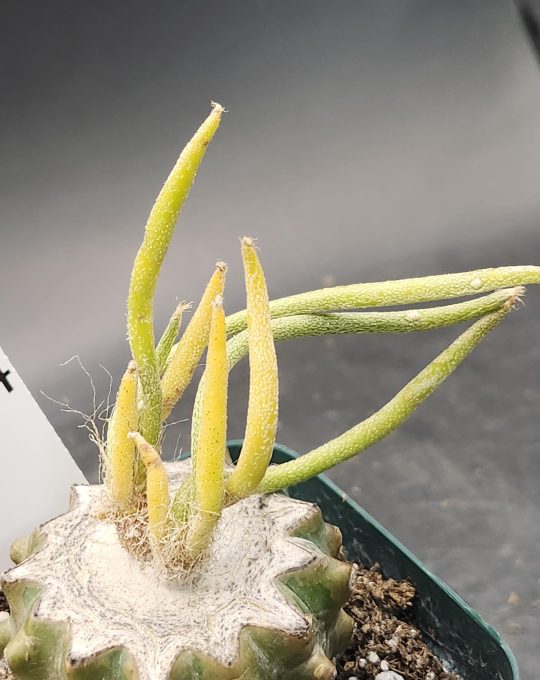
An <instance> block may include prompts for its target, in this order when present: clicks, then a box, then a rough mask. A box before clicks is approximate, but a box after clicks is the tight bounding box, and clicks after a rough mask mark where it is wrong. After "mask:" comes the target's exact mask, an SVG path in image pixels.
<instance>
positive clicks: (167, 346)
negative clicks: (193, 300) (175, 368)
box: [156, 302, 190, 375]
mask: <svg viewBox="0 0 540 680" xmlns="http://www.w3.org/2000/svg"><path fill="white" fill-rule="evenodd" d="M189 307H190V305H189V304H186V303H185V302H181V303H180V304H179V305H178V307H177V308H176V309H175V310H174V312H173V314H172V316H171V318H170V319H169V323H168V324H167V328H166V329H165V330H164V331H163V335H162V336H161V338H160V340H159V342H158V346H157V347H156V356H157V362H158V366H159V373H160V375H163V373H164V372H165V369H166V367H167V364H168V359H169V354H170V352H171V349H172V347H173V345H174V343H175V342H176V338H177V336H178V331H179V330H180V325H181V324H182V315H183V313H184V311H185V310H186V309H189Z"/></svg>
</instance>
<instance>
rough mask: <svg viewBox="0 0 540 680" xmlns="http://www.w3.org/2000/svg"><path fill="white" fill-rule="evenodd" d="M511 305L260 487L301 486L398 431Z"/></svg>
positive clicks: (279, 467) (265, 490) (266, 490)
mask: <svg viewBox="0 0 540 680" xmlns="http://www.w3.org/2000/svg"><path fill="white" fill-rule="evenodd" d="M510 308H511V305H510V304H507V305H505V306H504V307H503V308H502V309H500V310H498V311H496V312H492V313H491V314H488V315H486V316H484V317H482V318H481V319H479V320H478V321H476V322H475V323H474V324H473V325H472V326H471V327H470V328H468V329H467V330H466V331H465V332H464V333H463V334H462V335H460V336H459V338H457V340H455V341H454V342H453V343H452V344H451V345H450V346H449V347H447V348H446V349H445V350H444V351H443V352H442V353H441V354H439V356H438V357H436V358H435V359H434V360H433V361H432V362H431V363H430V364H429V365H428V366H426V368H424V369H423V370H422V371H421V372H420V373H419V374H418V375H417V376H416V377H415V378H413V379H412V380H411V381H410V382H409V383H408V384H407V385H406V386H405V387H404V388H403V389H402V390H401V391H400V392H398V394H396V396H395V397H394V398H393V399H391V400H390V401H389V402H388V403H387V404H386V405H385V406H383V407H382V408H381V409H379V410H378V411H377V412H376V413H374V414H373V415H372V416H370V417H369V418H367V419H366V420H364V421H363V422H361V423H359V424H358V425H356V426H355V427H353V428H351V429H350V430H348V431H347V432H345V433H344V434H342V435H340V436H339V437H336V438H335V439H333V440H332V441H330V442H328V443H326V444H323V445H322V446H320V447H319V448H317V449H314V450H313V451H310V452H309V453H307V454H305V455H303V456H301V457H300V458H297V459H296V460H294V461H291V462H288V463H284V464H283V465H275V466H272V467H270V468H269V470H268V471H267V473H266V475H265V477H264V479H263V481H262V483H261V485H260V487H259V491H260V492H262V493H272V492H274V491H278V490H279V489H284V488H286V487H288V486H292V485H294V484H299V483H300V482H303V481H305V480H307V479H310V478H311V477H314V476H315V475H318V474H319V473H321V472H324V471H325V470H328V469H330V468H332V467H334V466H335V465H338V464H339V463H341V462H343V461H345V460H347V459H349V458H352V457H353V456H355V455H356V454H358V453H360V452H361V451H364V449H366V448H367V447H368V446H371V445H372V444H375V442H378V441H379V440H380V439H382V438H383V437H386V436H387V435H388V434H390V432H392V431H393V430H395V429H396V428H397V427H399V425H401V424H402V423H403V422H404V421H405V420H407V418H408V417H409V416H410V415H411V414H412V413H413V412H414V411H415V410H416V409H417V408H418V406H420V404H422V403H423V402H424V401H425V400H426V399H427V398H428V397H429V395H430V394H432V393H433V392H434V391H435V389H437V387H438V386H439V385H440V384H441V383H442V382H443V381H444V380H445V379H446V378H447V377H448V376H449V375H451V374H452V373H453V372H454V370H455V369H456V368H457V367H458V366H459V365H460V364H461V362H462V361H463V360H464V359H465V358H466V357H467V356H468V355H469V354H470V353H471V352H472V350H473V349H474V348H475V347H476V346H477V345H478V344H479V342H480V341H481V340H482V339H483V338H484V337H485V336H486V335H487V333H489V331H491V330H492V329H493V328H494V327H495V326H496V325H497V324H498V323H499V322H500V321H502V320H503V319H504V318H505V316H506V315H507V314H508V312H509V310H510Z"/></svg>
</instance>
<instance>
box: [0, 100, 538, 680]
mask: <svg viewBox="0 0 540 680" xmlns="http://www.w3.org/2000/svg"><path fill="white" fill-rule="evenodd" d="M223 113H224V109H223V107H221V106H220V105H219V104H214V105H213V106H212V110H211V112H210V114H209V116H208V117H207V118H206V120H205V121H204V122H203V124H202V125H201V127H200V128H199V129H198V130H197V132H196V133H195V135H194V136H193V138H192V139H191V140H190V141H189V142H188V144H187V146H186V147H185V148H184V150H183V151H182V152H181V154H180V156H179V158H178V160H177V162H176V164H175V165H174V167H173V169H172V171H171V173H170V175H169V176H168V178H167V179H166V181H165V184H164V186H163V188H162V190H161V192H160V194H159V195H158V197H157V199H156V202H155V205H154V206H153V208H152V210H151V212H150V215H149V218H148V221H147V224H146V229H145V233H144V239H143V242H142V244H141V246H140V249H139V251H138V253H137V255H136V258H135V262H134V265H133V270H132V274H131V280H130V287H129V294H128V305H127V308H128V313H127V325H128V338H129V343H130V348H131V353H132V359H131V361H130V362H129V364H128V366H127V369H126V371H125V373H124V375H123V376H122V379H121V381H120V385H119V388H118V394H117V399H116V404H115V407H114V409H113V411H112V415H111V417H110V419H109V423H108V430H107V437H106V441H105V442H104V444H103V445H102V446H101V449H102V470H103V483H102V484H101V485H96V486H86V487H85V486H82V487H75V488H74V490H73V494H72V503H71V508H70V510H69V511H68V512H67V513H66V514H65V515H62V516H61V517H59V518H56V519H54V520H52V521H50V522H48V523H47V524H45V525H43V526H42V527H40V528H39V529H38V530H36V531H35V532H34V533H33V534H32V535H31V536H30V537H28V538H25V539H21V540H19V541H17V542H16V543H15V544H14V546H13V550H12V558H13V561H14V562H15V564H16V565H17V566H15V567H14V568H13V569H11V570H10V571H8V572H6V573H5V574H3V575H2V577H1V580H0V587H1V588H2V589H3V590H4V591H5V593H6V596H7V598H8V600H9V605H10V610H11V613H10V614H9V615H6V614H0V653H1V652H3V654H4V658H5V659H6V660H7V662H8V664H9V666H10V669H11V671H12V673H13V674H14V676H15V677H16V678H18V679H19V680H51V679H53V678H54V680H95V678H98V677H99V678H102V679H103V680H211V679H212V680H220V679H223V680H247V679H248V678H249V679H250V680H278V679H279V680H325V679H330V678H333V677H334V674H335V668H334V664H333V662H332V658H333V656H334V655H335V654H338V653H339V652H340V650H342V649H343V647H344V646H345V645H346V644H347V642H348V640H349V637H350V633H351V622H350V619H349V618H348V616H347V615H346V614H344V612H343V610H342V605H343V604H344V603H345V601H346V600H347V597H348V594H349V585H350V577H351V567H350V565H349V564H348V563H347V562H345V561H343V560H341V559H338V552H339V550H340V546H341V537H340V534H339V531H338V530H337V529H336V528H334V527H331V526H328V525H326V524H325V523H324V521H323V519H322V517H321V514H320V512H319V511H318V510H317V508H315V507H314V506H312V505H310V504H306V503H300V502H298V501H295V500H293V499H290V498H288V497H287V496H286V495H284V494H282V493H280V492H281V491H283V490H284V489H286V488H287V487H290V486H293V485H295V484H298V483H300V482H302V481H305V480H307V479H309V478H310V477H313V476H314V475H317V474H318V473H320V472H323V471H325V470H328V469H329V468H331V467H333V466H335V465H337V464H338V463H340V462H342V461H344V460H347V459H348V458H351V457H352V456H354V455H356V454H358V453H359V452H360V451H363V450H364V449H366V448H367V447H369V446H370V445H372V444H374V443H375V442H377V441H379V440H380V439H381V438H383V437H385V436H386V435H387V434H389V433H390V432H392V431H393V430H395V429H396V428H397V427H399V425H400V424H401V423H403V422H404V421H405V420H406V419H407V418H408V417H409V416H410V415H411V414H412V413H413V412H414V411H415V409H416V408H418V407H419V406H420V405H421V404H422V403H423V402H424V401H425V399H427V398H428V397H429V395H430V394H431V393H432V392H433V391H434V390H435V389H436V388H437V387H438V386H439V385H440V384H441V383H442V382H443V381H444V380H445V379H446V378H447V377H448V376H450V375H451V374H452V373H453V371H454V370H455V369H456V368H457V367H458V366H459V365H460V364H461V362H462V361H463V360H464V359H465V358H466V357H467V356H468V355H469V354H470V353H471V352H472V351H473V349H475V347H477V345H478V344H479V343H480V342H481V341H482V339H483V338H484V337H485V336H486V335H487V334H488V333H489V332H490V331H491V330H492V329H494V328H495V327H496V326H497V325H498V324H499V323H500V322H501V321H502V320H503V319H504V318H505V317H506V316H507V315H508V314H509V312H510V311H511V310H512V309H513V308H515V307H516V306H517V304H518V302H519V301H520V300H521V299H522V297H523V295H524V288H523V286H524V285H526V284H536V283H540V267H537V266H513V267H499V268H496V269H482V270H476V271H472V272H462V273H458V274H444V275H440V276H427V277H420V278H413V279H404V280H400V281H383V282H375V283H359V284H352V285H346V286H336V287H334V288H325V289H321V290H316V291H310V292H308V293H302V294H298V295H293V296H291V297H286V298H282V299H279V300H273V301H272V300H270V296H269V293H268V289H267V283H266V279H265V275H264V272H263V268H262V264H261V261H260V259H259V254H258V249H257V246H256V243H255V241H254V240H253V239H252V238H249V237H244V238H242V240H241V252H242V261H243V267H244V278H245V286H246V299H247V304H246V309H245V310H243V311H241V312H237V313H236V314H233V315H231V316H229V317H227V316H226V315H225V309H224V308H225V300H224V296H225V280H226V275H227V265H226V264H225V263H224V262H222V261H218V262H217V263H216V267H215V269H214V272H213V273H212V274H211V276H210V279H209V281H208V284H207V286H206V289H205V291H204V294H203V296H202V298H201V300H200V302H199V304H198V305H197V306H196V307H195V308H194V310H193V313H192V314H191V316H190V318H189V321H188V322H187V323H186V327H185V329H184V330H183V331H182V328H181V327H182V324H183V317H184V315H185V312H186V311H187V309H188V307H189V306H188V305H186V304H185V303H181V304H180V305H176V306H175V309H174V311H173V313H172V315H171V317H170V320H169V322H168V324H167V326H166V328H165V330H164V332H163V333H162V335H161V338H160V339H159V340H158V341H157V342H156V337H155V329H154V310H153V305H154V294H155V290H156V285H157V281H158V276H159V273H160V269H161V265H162V263H163V260H164V258H165V255H166V253H167V251H168V249H169V245H170V243H171V239H172V236H173V232H174V228H175V224H176V220H177V218H178V215H179V213H180V211H181V209H182V206H183V204H184V202H185V200H186V198H187V196H188V194H189V190H190V188H191V185H192V183H193V181H194V179H195V175H196V174H197V171H198V169H199V166H200V164H201V162H202V160H203V158H204V156H205V153H206V151H207V148H208V146H209V144H210V142H211V141H212V139H213V137H214V135H215V133H216V131H217V129H218V126H219V124H220V120H221V118H222V115H223ZM463 298H466V299H463ZM442 300H448V301H450V302H448V303H447V304H444V305H440V304H437V305H435V306H431V307H430V306H428V307H422V308H419V307H418V306H417V305H418V304H419V303H421V304H423V303H429V302H434V301H442ZM411 305H414V307H412V308H411V307H410V306H411ZM389 306H392V307H401V309H397V310H396V309H394V310H392V311H386V310H385V309H384V308H385V307H389ZM370 308H377V310H376V311H370ZM186 316H187V315H186ZM467 322H470V325H469V326H468V327H467V328H466V329H465V330H464V331H462V332H461V334H460V335H459V336H458V337H457V338H456V339H455V340H454V341H453V342H452V343H451V344H450V345H449V346H448V347H447V348H446V349H444V350H443V351H442V352H441V353H440V354H439V355H438V356H436V357H435V358H434V359H433V360H432V361H431V362H429V363H428V364H427V365H426V366H425V368H424V369H423V370H422V371H420V373H419V374H418V375H416V376H414V377H412V378H411V380H410V381H409V382H408V383H407V384H406V385H405V386H404V387H403V388H402V389H401V390H400V391H399V392H398V393H397V394H396V395H395V396H394V397H393V398H392V399H391V400H390V401H389V402H388V403H386V404H384V405H382V406H381V407H380V408H379V409H378V410H377V411H376V412H375V413H373V414H371V415H370V416H369V417H367V418H366V419H365V420H363V421H361V422H359V423H358V424H357V425H354V426H353V427H351V429H349V430H347V431H346V432H344V433H343V434H341V435H339V436H338V437H336V438H335V439H333V440H331V441H329V442H326V443H324V444H322V445H321V446H319V447H317V448H316V449H314V450H312V451H310V452H308V453H306V454H305V455H303V456H301V457H299V458H297V459H295V460H291V461H290V462H288V463H285V464H282V465H271V464H270V463H271V457H272V452H273V449H274V445H275V439H276V431H277V426H278V395H279V380H278V366H277V357H276V350H275V343H276V342H278V341H284V340H288V339H293V338H302V337H307V336H317V335H327V334H336V335H337V334H344V333H355V334H362V333H408V332H424V331H429V330H432V329H436V328H442V327H448V326H453V325H458V324H464V323H467ZM205 353H206V358H205V371H204V374H203V376H202V378H201V380H200V382H199V387H198V392H197V396H196V400H195V405H194V409H193V417H192V423H191V430H192V431H191V435H192V446H191V457H190V458H189V459H188V460H186V461H182V462H176V463H167V462H165V461H164V460H163V456H162V450H161V449H162V445H163V433H164V429H165V427H166V424H165V421H166V419H167V418H168V417H169V415H170V414H171V412H172V411H173V409H174V407H175V405H176V404H177V402H178V400H179V399H180V398H181V397H182V395H183V394H184V392H185V390H186V388H187V387H188V385H189V384H190V382H191V380H192V378H193V375H194V373H195V370H196V368H197V366H198V365H199V364H200V362H201V360H202V359H203V357H204V355H205ZM246 356H247V357H248V358H249V369H250V378H249V398H248V410H247V418H246V429H245V436H244V443H243V447H242V451H241V453H240V457H239V459H238V461H237V462H236V463H233V462H232V461H231V460H230V459H229V456H228V452H227V446H226V441H227V400H228V395H227V386H228V375H229V372H230V370H232V368H233V367H234V366H235V365H236V364H237V363H238V362H239V361H240V360H241V359H242V358H244V357H246Z"/></svg>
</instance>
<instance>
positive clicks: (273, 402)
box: [227, 238, 279, 498]
mask: <svg viewBox="0 0 540 680" xmlns="http://www.w3.org/2000/svg"><path fill="white" fill-rule="evenodd" d="M242 258H243V260H244V274H245V280H246V293H247V314H248V318H247V324H248V329H247V332H248V345H249V400H248V411H247V420H246V432H245V436H244V442H243V444H242V452H241V454H240V458H239V459H238V463H237V464H236V467H235V469H234V471H233V473H232V475H231V476H230V477H229V479H228V480H227V491H228V492H229V493H230V494H231V495H232V496H233V497H236V498H243V497H244V496H248V495H249V494H250V493H252V492H253V491H254V490H255V489H256V488H257V487H258V485H259V483H260V481H261V480H262V478H263V477H264V473H265V472H266V469H267V467H268V464H269V463H270V458H271V456H272V451H273V448H274V444H275V440H276V430H277V422H278V398H279V386H278V365H277V357H276V348H275V346H274V338H273V336H272V327H271V318H270V310H269V306H268V291H267V289H266V281H265V278H264V273H263V269H262V266H261V263H260V261H259V258H258V257H257V251H256V250H255V246H254V244H253V241H252V239H250V238H244V239H242Z"/></svg>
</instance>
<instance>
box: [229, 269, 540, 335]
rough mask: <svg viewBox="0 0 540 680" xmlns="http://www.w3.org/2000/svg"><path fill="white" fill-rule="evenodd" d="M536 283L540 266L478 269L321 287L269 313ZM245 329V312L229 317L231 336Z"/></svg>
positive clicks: (276, 303) (274, 305)
mask: <svg viewBox="0 0 540 680" xmlns="http://www.w3.org/2000/svg"><path fill="white" fill-rule="evenodd" d="M535 283H536V284H538V283H540V267H536V266H532V265H525V266H515V267H498V268H492V269H476V270H474V271H470V272H461V273H458V274H442V275H438V276H423V277H419V278H414V279H400V280H397V281H382V282H376V283H355V284H351V285H348V286H336V287H334V288H322V289H320V290H313V291H310V292H308V293H300V294H298V295H291V296H289V297H284V298H280V299H278V300H273V301H271V302H270V312H271V314H272V317H274V318H276V317H282V316H291V315H293V314H311V313H317V312H327V311H335V310H339V309H362V308H364V307H389V306H393V305H408V304H415V303H419V302H432V301H434V300H449V299H451V298H458V297H467V296H469V295H477V294H479V293H489V292H490V291H493V290H497V289H498V288H507V287H511V286H520V285H521V286H524V285H527V284H535ZM246 327H247V316H246V310H242V311H240V312H236V313H235V314H231V315H230V316H229V317H227V333H228V334H229V335H236V334H237V333H239V332H240V331H242V330H244V329H245V328H246Z"/></svg>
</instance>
